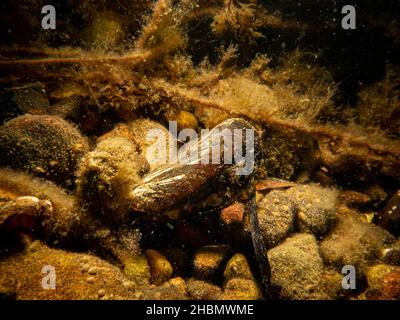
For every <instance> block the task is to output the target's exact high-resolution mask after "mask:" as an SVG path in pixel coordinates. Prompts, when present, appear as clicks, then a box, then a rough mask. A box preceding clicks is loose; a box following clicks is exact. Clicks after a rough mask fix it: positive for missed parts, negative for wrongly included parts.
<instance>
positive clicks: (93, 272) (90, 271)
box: [88, 267, 98, 276]
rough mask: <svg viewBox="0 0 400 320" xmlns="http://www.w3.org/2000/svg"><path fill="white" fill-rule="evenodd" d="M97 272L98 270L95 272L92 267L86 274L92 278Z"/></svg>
mask: <svg viewBox="0 0 400 320" xmlns="http://www.w3.org/2000/svg"><path fill="white" fill-rule="evenodd" d="M97 272H98V270H97V268H96V267H92V268H90V269H89V270H88V273H89V274H90V275H92V276H94V275H96V274H97Z"/></svg>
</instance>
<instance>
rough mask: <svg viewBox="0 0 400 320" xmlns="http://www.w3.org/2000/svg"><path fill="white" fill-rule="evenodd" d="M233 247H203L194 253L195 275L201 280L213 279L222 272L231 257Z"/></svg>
mask: <svg viewBox="0 0 400 320" xmlns="http://www.w3.org/2000/svg"><path fill="white" fill-rule="evenodd" d="M231 252H232V248H231V247H229V246H227V245H209V246H204V247H201V248H200V249H199V250H197V252H196V253H195V255H194V260H193V276H194V277H195V278H197V279H201V280H211V279H215V278H216V277H218V275H220V274H222V266H223V265H224V262H225V261H226V260H227V259H229V256H230V254H231Z"/></svg>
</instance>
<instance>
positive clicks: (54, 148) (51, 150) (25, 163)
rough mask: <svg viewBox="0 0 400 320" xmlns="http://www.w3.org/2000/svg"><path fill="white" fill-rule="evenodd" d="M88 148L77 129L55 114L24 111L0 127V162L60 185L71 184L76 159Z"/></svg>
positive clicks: (75, 167)
mask: <svg viewBox="0 0 400 320" xmlns="http://www.w3.org/2000/svg"><path fill="white" fill-rule="evenodd" d="M88 149H89V145H88V142H87V140H86V138H84V137H83V136H82V135H81V134H80V132H79V131H78V129H76V128H75V127H74V126H72V125H71V124H69V123H68V122H66V121H65V120H63V119H61V118H59V117H56V116H48V115H30V114H26V115H23V116H20V117H18V118H15V119H12V120H10V121H8V122H7V123H5V124H4V125H3V126H2V127H0V153H1V154H2V156H1V157H0V165H2V166H9V167H12V168H14V169H20V170H26V171H29V172H31V173H33V174H34V175H36V176H39V177H44V178H46V179H48V180H51V181H53V182H55V183H57V184H59V185H61V186H71V185H72V184H73V182H74V179H75V171H76V169H77V166H78V161H79V160H80V158H81V157H82V156H83V155H84V154H85V152H87V151H88Z"/></svg>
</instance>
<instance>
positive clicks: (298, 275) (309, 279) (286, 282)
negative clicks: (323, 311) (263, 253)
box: [268, 233, 328, 300]
mask: <svg viewBox="0 0 400 320" xmlns="http://www.w3.org/2000/svg"><path fill="white" fill-rule="evenodd" d="M268 258H269V261H270V265H271V282H272V283H273V284H274V285H276V286H278V287H280V288H281V297H282V298H284V299H296V300H304V299H307V300H308V299H317V300H318V299H327V298H328V296H327V294H326V293H325V292H323V291H322V290H321V285H320V284H321V280H322V275H323V262H322V259H321V257H320V255H319V252H318V245H317V241H316V239H315V237H314V236H313V235H311V234H305V233H299V234H295V235H293V236H292V237H290V238H288V239H286V240H285V241H284V242H283V243H282V244H280V245H278V246H277V247H275V248H273V249H271V250H269V251H268Z"/></svg>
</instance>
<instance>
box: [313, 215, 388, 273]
mask: <svg viewBox="0 0 400 320" xmlns="http://www.w3.org/2000/svg"><path fill="white" fill-rule="evenodd" d="M394 241H395V238H394V237H393V236H392V235H391V234H390V233H389V232H387V231H386V230H384V229H382V228H380V227H378V226H376V225H374V224H369V223H365V222H363V221H362V220H361V219H360V218H359V216H358V214H357V213H356V212H354V211H352V210H350V209H348V208H346V207H342V208H341V209H340V213H339V214H338V222H337V224H336V225H335V227H334V228H333V229H332V232H331V233H330V234H329V235H328V236H327V237H326V238H325V239H324V240H323V241H322V242H321V243H320V252H321V255H322V257H323V259H324V260H325V261H326V262H327V263H328V264H330V265H334V266H336V267H338V268H342V267H343V266H345V265H352V266H354V267H355V268H356V272H357V276H358V277H359V276H361V275H362V274H364V273H365V270H366V268H367V267H368V265H370V264H372V263H373V262H374V261H376V260H377V259H379V258H380V256H381V252H382V250H383V249H384V248H385V247H386V246H388V245H390V244H391V243H393V242H394Z"/></svg>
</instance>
